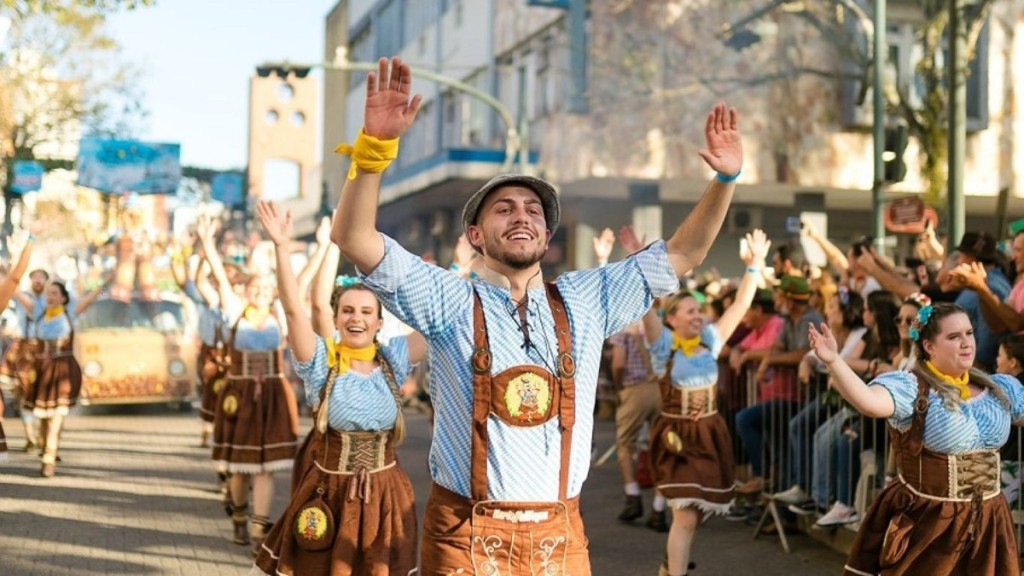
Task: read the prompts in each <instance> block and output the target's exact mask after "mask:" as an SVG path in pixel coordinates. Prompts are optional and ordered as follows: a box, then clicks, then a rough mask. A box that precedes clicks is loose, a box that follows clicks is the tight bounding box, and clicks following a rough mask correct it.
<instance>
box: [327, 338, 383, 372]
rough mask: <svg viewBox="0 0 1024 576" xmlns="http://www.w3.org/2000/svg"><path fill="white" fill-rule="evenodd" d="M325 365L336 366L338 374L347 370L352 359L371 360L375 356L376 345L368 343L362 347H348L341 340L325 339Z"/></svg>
mask: <svg viewBox="0 0 1024 576" xmlns="http://www.w3.org/2000/svg"><path fill="white" fill-rule="evenodd" d="M326 343H327V366H328V367H330V368H334V367H335V366H337V367H338V374H339V375H340V374H344V373H345V372H348V370H349V368H350V367H351V366H352V361H353V360H362V361H367V360H373V359H374V358H376V357H377V345H376V344H370V345H369V346H364V347H362V348H350V347H348V346H345V345H344V344H342V343H341V342H335V341H333V340H327V341H326Z"/></svg>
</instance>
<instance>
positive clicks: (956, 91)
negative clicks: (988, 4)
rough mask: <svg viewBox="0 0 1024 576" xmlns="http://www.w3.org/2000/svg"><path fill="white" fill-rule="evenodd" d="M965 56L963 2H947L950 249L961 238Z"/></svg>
mask: <svg viewBox="0 0 1024 576" xmlns="http://www.w3.org/2000/svg"><path fill="white" fill-rule="evenodd" d="M966 53H967V28H966V25H965V23H964V14H963V0H949V63H948V64H947V65H946V73H947V74H948V75H949V128H948V130H949V181H948V182H947V186H948V188H947V190H946V196H947V198H946V201H947V203H948V210H947V211H948V216H949V229H948V230H949V236H948V239H947V242H948V244H949V246H956V245H957V243H958V242H960V238H961V237H962V236H963V235H964V221H965V216H966V215H965V211H964V147H965V146H966V144H967V83H966V82H965V81H964V73H963V70H964V67H965V62H964V56H965V55H966Z"/></svg>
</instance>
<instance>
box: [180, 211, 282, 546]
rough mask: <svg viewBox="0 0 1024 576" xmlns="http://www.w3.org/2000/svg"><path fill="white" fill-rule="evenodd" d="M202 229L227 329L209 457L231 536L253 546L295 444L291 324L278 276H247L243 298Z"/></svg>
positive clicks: (207, 228)
mask: <svg viewBox="0 0 1024 576" xmlns="http://www.w3.org/2000/svg"><path fill="white" fill-rule="evenodd" d="M197 231H198V233H199V238H200V242H201V243H202V247H203V251H204V252H205V254H206V261H207V262H208V263H209V265H210V269H211V271H212V272H213V275H214V278H216V280H217V289H218V292H219V293H220V304H221V312H222V313H223V317H224V319H225V323H224V325H225V326H226V327H227V330H228V333H227V334H226V335H225V345H226V346H225V347H226V350H227V356H228V358H229V367H228V372H227V382H226V383H225V385H224V387H223V388H222V389H221V391H220V394H219V395H218V399H217V404H216V406H215V409H214V418H213V454H212V455H213V460H214V466H215V467H216V469H217V471H218V472H222V473H226V474H228V475H229V476H230V478H229V480H228V492H229V495H230V499H231V522H232V527H233V529H234V534H233V536H232V541H233V542H234V543H235V544H238V545H242V546H245V545H249V544H250V543H251V544H252V545H253V549H254V550H255V549H257V548H258V547H259V545H260V544H261V543H262V542H263V539H264V538H265V537H266V535H267V532H268V531H269V529H270V525H271V524H270V506H271V502H272V501H273V495H274V472H278V471H283V470H291V468H292V465H293V463H294V459H295V449H296V447H297V445H298V433H299V416H298V412H297V410H296V405H295V393H294V392H293V391H292V387H291V384H290V383H289V382H288V379H287V378H285V376H284V354H283V345H284V342H285V337H286V324H285V322H284V320H283V318H282V314H281V312H280V310H279V307H278V306H275V301H276V298H277V294H276V288H275V282H274V278H273V276H270V275H267V274H262V275H260V274H254V275H252V276H250V277H249V279H248V280H247V281H246V283H245V286H244V292H243V295H242V296H238V295H237V294H235V291H234V289H233V287H232V285H231V282H230V280H229V278H228V276H227V273H226V272H225V270H224V264H223V262H222V261H221V259H220V256H219V254H218V252H217V246H216V244H215V241H214V238H213V226H212V225H211V222H210V221H209V220H208V219H206V218H201V219H200V222H199V226H198V230H197ZM250 486H251V489H252V517H251V518H250V517H249V492H250Z"/></svg>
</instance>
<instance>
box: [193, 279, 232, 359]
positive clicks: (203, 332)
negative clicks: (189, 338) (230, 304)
mask: <svg viewBox="0 0 1024 576" xmlns="http://www.w3.org/2000/svg"><path fill="white" fill-rule="evenodd" d="M185 295H186V296H188V297H189V299H190V300H192V301H193V302H195V304H196V312H197V313H198V314H199V322H198V324H199V326H198V330H199V339H200V340H202V341H203V344H206V345H207V346H213V345H214V341H215V340H216V335H217V330H218V329H219V328H220V327H221V325H222V324H223V323H224V319H223V318H222V317H221V311H220V308H211V307H210V306H209V305H207V303H206V299H205V298H203V295H202V294H200V293H199V289H198V288H196V283H195V282H194V281H192V280H189V281H187V282H185Z"/></svg>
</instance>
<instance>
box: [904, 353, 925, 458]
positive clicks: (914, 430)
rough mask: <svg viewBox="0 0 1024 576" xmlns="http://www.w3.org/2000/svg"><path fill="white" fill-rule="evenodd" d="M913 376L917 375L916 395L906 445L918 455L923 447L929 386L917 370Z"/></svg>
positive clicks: (912, 452)
mask: <svg viewBox="0 0 1024 576" xmlns="http://www.w3.org/2000/svg"><path fill="white" fill-rule="evenodd" d="M914 376H916V377H917V397H916V398H914V418H913V420H912V421H911V423H910V430H907V434H908V436H907V443H906V446H907V448H908V449H909V450H910V453H911V454H913V455H914V456H918V457H920V456H921V450H922V449H923V448H924V421H925V416H927V414H928V391H929V389H930V387H929V386H928V381H927V380H925V378H924V376H923V375H922V374H921V373H920V372H918V371H917V370H915V371H914Z"/></svg>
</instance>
